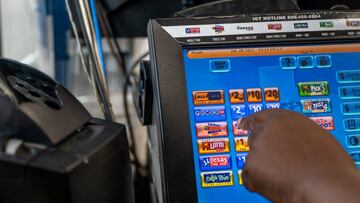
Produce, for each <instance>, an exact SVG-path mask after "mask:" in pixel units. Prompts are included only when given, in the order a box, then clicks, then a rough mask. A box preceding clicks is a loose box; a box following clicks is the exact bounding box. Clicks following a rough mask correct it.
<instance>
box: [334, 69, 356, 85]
mask: <svg viewBox="0 0 360 203" xmlns="http://www.w3.org/2000/svg"><path fill="white" fill-rule="evenodd" d="M336 79H337V81H338V83H358V82H360V70H343V71H338V72H337V73H336Z"/></svg>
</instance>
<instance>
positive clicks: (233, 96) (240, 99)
mask: <svg viewBox="0 0 360 203" xmlns="http://www.w3.org/2000/svg"><path fill="white" fill-rule="evenodd" d="M229 97H230V103H231V104H240V103H244V102H245V97H244V90H243V89H233V90H229Z"/></svg>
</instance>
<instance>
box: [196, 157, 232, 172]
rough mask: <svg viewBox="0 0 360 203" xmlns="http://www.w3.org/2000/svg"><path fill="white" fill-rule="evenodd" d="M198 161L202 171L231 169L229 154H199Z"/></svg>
mask: <svg viewBox="0 0 360 203" xmlns="http://www.w3.org/2000/svg"><path fill="white" fill-rule="evenodd" d="M199 163H200V169H201V170H202V171H208V170H225V169H231V160H230V155H221V156H201V157H200V160H199Z"/></svg>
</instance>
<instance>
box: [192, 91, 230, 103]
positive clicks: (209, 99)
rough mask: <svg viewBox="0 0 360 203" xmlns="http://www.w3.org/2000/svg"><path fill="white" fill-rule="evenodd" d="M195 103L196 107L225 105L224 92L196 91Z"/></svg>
mask: <svg viewBox="0 0 360 203" xmlns="http://www.w3.org/2000/svg"><path fill="white" fill-rule="evenodd" d="M193 103H194V105H195V106H199V105H216V104H224V103H225V99H224V91H223V90H211V91H194V92H193Z"/></svg>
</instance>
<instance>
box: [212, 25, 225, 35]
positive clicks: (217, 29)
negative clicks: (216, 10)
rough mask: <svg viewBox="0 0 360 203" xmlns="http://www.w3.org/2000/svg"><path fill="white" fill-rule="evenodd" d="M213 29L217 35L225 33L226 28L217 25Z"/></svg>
mask: <svg viewBox="0 0 360 203" xmlns="http://www.w3.org/2000/svg"><path fill="white" fill-rule="evenodd" d="M212 29H213V30H214V31H215V33H216V34H220V33H223V32H225V28H224V26H222V25H215V26H214V27H212Z"/></svg>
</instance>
